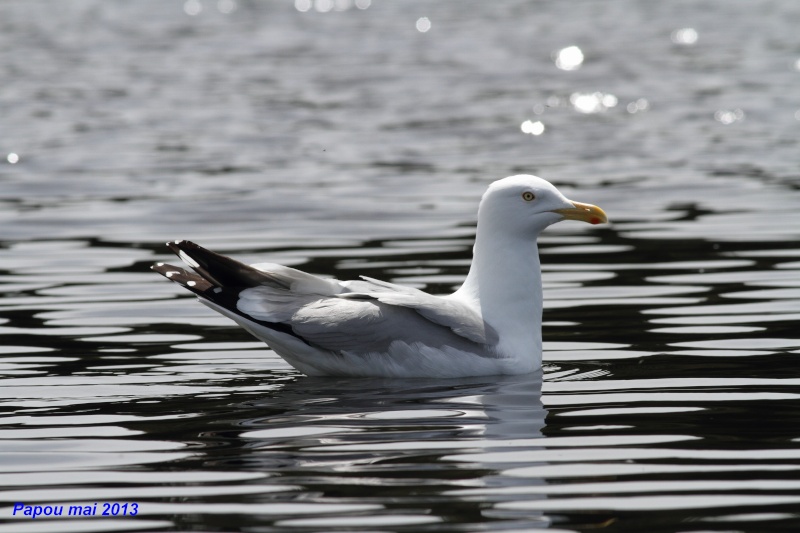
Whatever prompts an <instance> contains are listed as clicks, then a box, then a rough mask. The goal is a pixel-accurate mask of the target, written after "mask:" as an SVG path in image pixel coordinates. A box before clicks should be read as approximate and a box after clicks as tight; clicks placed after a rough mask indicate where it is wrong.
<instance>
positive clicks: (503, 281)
mask: <svg viewBox="0 0 800 533" xmlns="http://www.w3.org/2000/svg"><path fill="white" fill-rule="evenodd" d="M452 297H453V298H455V299H458V300H461V301H463V302H465V303H467V304H468V305H470V306H471V307H473V308H474V309H475V310H476V311H478V312H479V313H480V314H481V316H482V317H483V320H484V321H485V322H487V323H488V324H489V325H491V326H492V327H493V328H494V329H495V330H496V331H497V332H498V333H499V335H500V343H499V345H498V349H499V350H500V351H501V352H502V353H503V354H504V355H509V356H513V357H521V358H524V359H529V358H530V359H532V361H531V363H532V364H533V365H534V366H535V367H538V366H539V365H540V364H541V351H542V330H541V320H542V273H541V267H540V263H539V250H538V247H537V245H536V241H535V240H532V239H530V238H529V237H526V238H520V237H516V236H514V235H508V234H507V233H504V232H502V231H491V227H490V228H488V229H486V228H482V227H481V226H480V225H479V226H478V232H477V235H476V237H475V248H474V253H473V258H472V265H471V266H470V269H469V274H468V275H467V279H466V280H465V281H464V284H463V285H462V286H461V288H460V289H458V290H457V291H456V292H455V293H454V294H453V295H452Z"/></svg>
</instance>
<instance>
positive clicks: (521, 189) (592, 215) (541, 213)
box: [478, 174, 608, 239]
mask: <svg viewBox="0 0 800 533" xmlns="http://www.w3.org/2000/svg"><path fill="white" fill-rule="evenodd" d="M561 220H581V221H583V222H588V223H589V224H600V223H603V222H608V217H607V216H606V214H605V212H604V211H603V210H602V209H600V208H599V207H597V206H595V205H591V204H583V203H580V202H573V201H572V200H568V199H567V198H566V197H565V196H564V195H563V194H561V193H560V192H559V191H558V189H556V188H555V187H554V186H553V185H552V184H551V183H549V182H548V181H545V180H543V179H542V178H539V177H536V176H531V175H527V174H520V175H517V176H509V177H508V178H503V179H501V180H498V181H495V182H494V183H492V184H491V185H489V189H488V190H487V191H486V192H485V193H484V195H483V198H482V199H481V204H480V208H479V209H478V224H479V225H485V224H488V225H491V226H498V227H500V228H502V231H503V232H505V233H506V234H516V235H517V236H520V237H523V238H527V239H530V238H534V239H535V238H536V236H538V235H539V233H541V232H542V230H544V229H545V228H546V227H547V226H549V225H551V224H554V223H556V222H559V221H561Z"/></svg>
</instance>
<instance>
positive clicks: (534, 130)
mask: <svg viewBox="0 0 800 533" xmlns="http://www.w3.org/2000/svg"><path fill="white" fill-rule="evenodd" d="M520 129H521V130H522V133H528V134H530V135H541V134H542V133H544V124H542V122H541V121H539V120H537V121H536V122H533V121H530V120H526V121H525V122H523V123H522V124H521V125H520Z"/></svg>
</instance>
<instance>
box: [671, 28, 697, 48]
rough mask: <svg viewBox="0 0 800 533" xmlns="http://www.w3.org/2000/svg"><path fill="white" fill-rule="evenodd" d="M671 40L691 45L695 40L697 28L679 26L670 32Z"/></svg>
mask: <svg viewBox="0 0 800 533" xmlns="http://www.w3.org/2000/svg"><path fill="white" fill-rule="evenodd" d="M671 38H672V42H673V43H675V44H683V45H687V46H691V45H693V44H694V43H696V42H697V30H695V29H694V28H681V29H679V30H675V31H674V32H672V36H671Z"/></svg>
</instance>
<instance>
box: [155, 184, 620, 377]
mask: <svg viewBox="0 0 800 533" xmlns="http://www.w3.org/2000/svg"><path fill="white" fill-rule="evenodd" d="M561 220H580V221H583V222H588V223H590V224H600V223H604V222H608V217H607V216H606V214H605V212H604V211H603V210H602V209H600V208H599V207H597V206H594V205H591V204H584V203H580V202H573V201H570V200H568V199H567V198H566V197H565V196H564V195H563V194H561V193H560V192H559V191H558V189H556V188H555V187H554V186H553V185H552V184H550V183H549V182H547V181H545V180H544V179H542V178H539V177H536V176H531V175H517V176H510V177H507V178H504V179H501V180H498V181H495V182H494V183H492V184H491V185H489V188H488V189H487V191H486V192H485V193H484V195H483V197H482V198H481V201H480V205H479V207H478V227H477V232H476V236H475V245H474V247H473V258H472V263H471V265H470V268H469V273H468V274H467V277H466V280H465V281H464V283H463V285H461V287H460V288H459V289H458V290H457V291H455V292H454V293H453V294H450V295H447V296H434V295H431V294H428V293H426V292H424V291H421V290H418V289H414V288H411V287H405V286H402V285H396V284H394V283H387V282H385V281H380V280H377V279H373V278H368V277H366V276H361V278H360V279H358V280H350V281H339V280H336V279H330V278H322V277H318V276H315V275H313V274H308V273H306V272H303V271H301V270H297V269H294V268H290V267H287V266H282V265H277V264H273V263H259V264H255V265H246V264H244V263H240V262H238V261H236V260H234V259H231V258H229V257H225V256H223V255H219V254H217V253H215V252H212V251H210V250H206V249H205V248H202V247H200V246H198V245H197V244H194V243H193V242H189V241H174V242H169V243H167V246H168V247H169V248H170V250H172V251H173V252H174V253H175V254H176V255H178V257H180V258H181V260H182V261H183V262H184V263H186V264H187V265H188V266H189V267H191V269H192V270H193V272H192V271H189V270H186V269H183V268H180V267H176V266H172V265H168V264H164V263H158V264H156V265H154V266H153V267H152V268H153V270H155V271H156V272H158V273H159V274H161V275H163V276H165V277H166V278H168V279H169V280H171V281H174V282H176V283H179V284H180V285H182V286H183V287H185V288H186V289H188V290H190V291H191V292H193V293H194V294H195V295H196V296H197V297H198V299H199V300H200V301H201V302H202V303H204V304H205V305H207V306H208V307H210V308H211V309H213V310H215V311H217V312H219V313H221V314H223V315H225V316H226V317H228V318H230V319H232V320H233V321H234V322H236V323H237V324H239V325H240V326H242V327H243V328H244V329H245V330H247V331H248V332H250V333H251V334H252V335H254V336H255V337H257V338H258V339H260V340H262V341H264V342H265V343H267V345H268V346H269V347H270V348H271V349H272V350H273V351H275V352H276V353H277V354H278V355H280V356H281V357H282V358H283V359H284V360H286V362H288V363H289V364H290V365H292V366H293V367H294V368H295V369H297V370H298V371H300V372H302V373H304V374H306V375H309V376H342V377H391V378H457V377H468V376H491V375H501V374H525V373H529V372H534V371H536V370H538V369H539V368H541V364H542V273H541V267H540V264H539V251H538V248H537V238H538V237H539V234H540V233H541V232H542V231H543V230H544V229H545V228H547V227H548V226H550V225H551V224H554V223H556V222H559V221H561Z"/></svg>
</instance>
